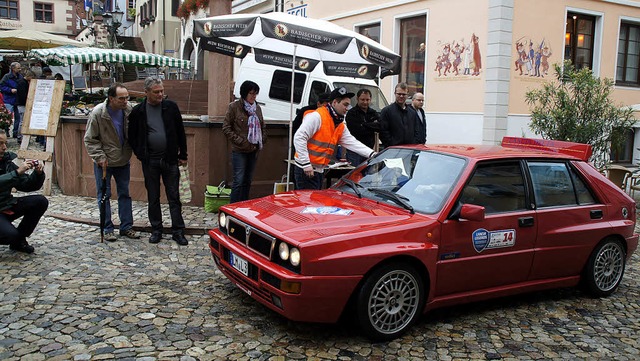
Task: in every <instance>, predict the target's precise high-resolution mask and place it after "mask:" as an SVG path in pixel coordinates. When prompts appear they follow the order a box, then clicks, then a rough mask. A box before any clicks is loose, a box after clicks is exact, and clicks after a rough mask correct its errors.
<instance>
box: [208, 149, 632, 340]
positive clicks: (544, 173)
mask: <svg viewBox="0 0 640 361" xmlns="http://www.w3.org/2000/svg"><path fill="white" fill-rule="evenodd" d="M590 154H591V148H590V146H588V145H582V144H575V143H567V142H556V141H547V140H533V139H524V138H505V139H503V142H502V145H501V146H485V145H433V146H431V145H429V146H406V147H392V148H388V149H386V150H384V151H382V152H380V153H379V154H377V155H376V156H374V157H373V158H371V159H369V160H368V161H367V162H365V163H363V164H361V165H359V166H357V167H356V168H355V169H354V170H353V171H351V172H349V173H348V174H347V175H345V176H344V177H342V178H341V179H340V180H339V181H338V182H337V183H336V184H334V185H333V187H331V188H330V189H327V190H321V191H293V192H287V193H280V194H276V195H272V196H268V197H264V198H260V199H254V200H249V201H245V202H239V203H235V204H230V205H228V206H224V207H222V208H221V210H220V213H219V215H218V217H219V218H218V220H219V227H218V228H217V229H214V230H211V231H209V236H210V244H209V246H210V248H211V252H212V254H213V258H214V261H215V263H216V265H217V266H218V268H219V269H220V270H221V271H222V273H223V274H224V275H225V276H226V277H228V278H229V279H230V280H231V281H232V282H233V283H234V284H236V285H237V286H238V287H239V288H240V289H242V290H243V291H244V292H246V293H247V294H248V295H250V296H251V297H253V298H254V299H256V300H257V301H258V302H260V303H262V304H263V305H265V306H266V307H268V308H270V309H272V310H273V311H275V312H277V313H279V314H281V315H283V316H284V317H286V318H288V319H291V320H294V321H305V322H336V321H338V319H339V318H340V316H341V315H342V314H343V313H344V311H345V310H347V309H349V310H351V309H353V310H354V312H353V315H355V316H354V317H355V318H356V319H357V322H358V324H359V326H360V328H361V329H362V331H363V333H364V334H365V335H366V336H368V337H369V338H371V339H373V340H389V339H393V338H396V337H398V336H399V335H401V334H402V333H403V332H405V331H406V330H407V328H409V326H410V325H411V324H412V323H413V322H415V321H416V319H417V318H418V317H419V316H420V315H421V314H422V313H424V312H427V311H429V310H431V309H434V308H436V307H443V306H450V305H454V304H460V303H464V302H472V301H478V300H484V299H488V298H492V297H500V296H508V295H513V294H517V293H522V292H531V291H538V290H543V289H549V288H557V287H571V286H577V285H582V286H583V287H584V289H585V290H586V291H587V292H588V293H589V294H592V295H595V296H607V295H609V294H611V293H612V292H614V291H615V290H616V289H617V288H618V286H619V285H620V282H621V280H622V277H623V273H624V270H625V262H626V261H627V260H629V258H630V257H631V254H632V253H633V252H634V251H635V249H636V247H637V245H638V234H636V233H635V232H634V226H635V219H636V207H635V202H634V201H633V199H631V198H630V197H629V196H628V195H627V194H626V193H624V192H623V191H622V190H621V189H620V188H619V187H616V186H615V185H614V184H613V183H611V182H610V181H609V180H608V179H607V178H605V177H604V176H603V175H602V174H600V173H599V172H598V171H597V170H596V169H595V168H594V167H593V166H592V165H590V164H589V163H587V160H588V159H589V156H590Z"/></svg>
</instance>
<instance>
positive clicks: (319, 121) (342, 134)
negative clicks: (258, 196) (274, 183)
mask: <svg viewBox="0 0 640 361" xmlns="http://www.w3.org/2000/svg"><path fill="white" fill-rule="evenodd" d="M354 95H355V94H354V93H349V92H348V91H347V89H346V88H345V87H340V88H336V89H334V90H333V91H332V92H331V94H330V96H329V103H328V104H327V105H325V106H322V107H319V108H318V109H317V110H316V111H315V112H312V113H309V114H307V115H305V116H304V118H303V120H302V124H301V125H300V128H299V129H298V131H297V132H296V134H295V136H294V138H293V144H294V146H295V148H296V154H295V164H296V167H295V169H294V177H295V185H296V189H321V188H322V181H323V178H324V168H325V167H326V166H327V165H328V164H329V161H330V160H331V158H332V156H333V154H334V152H335V151H336V148H337V146H338V145H341V146H343V147H344V148H347V149H348V150H350V151H352V152H355V153H357V154H359V155H361V156H363V157H371V156H372V155H373V154H374V151H373V149H371V148H369V147H367V146H366V145H364V144H362V143H361V142H360V141H358V140H357V139H356V138H355V137H354V136H353V135H351V133H349V129H347V127H346V125H345V122H344V116H345V114H346V113H347V110H348V108H349V106H350V105H351V98H352V97H353V96H354Z"/></svg>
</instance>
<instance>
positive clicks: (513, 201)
mask: <svg viewBox="0 0 640 361" xmlns="http://www.w3.org/2000/svg"><path fill="white" fill-rule="evenodd" d="M527 200H528V196H527V193H526V188H525V182H524V177H523V170H522V166H521V164H520V162H519V161H509V162H488V163H480V164H478V166H477V167H476V170H475V171H474V173H473V175H472V176H471V178H470V180H469V182H467V185H466V186H465V188H464V189H463V191H462V193H461V195H460V197H459V202H460V203H461V204H465V203H467V204H476V205H480V206H483V207H485V212H486V217H485V220H484V221H481V222H476V221H469V220H464V219H460V220H452V219H450V220H447V221H445V222H444V225H443V234H442V239H441V243H440V248H439V260H438V266H437V286H436V296H443V295H448V294H454V293H458V292H465V291H473V290H481V289H486V288H491V287H498V286H503V285H509V284H513V283H518V282H523V281H525V280H526V279H527V278H528V275H529V271H530V269H531V264H532V262H533V251H534V245H535V239H536V229H537V224H536V214H535V211H534V210H533V209H530V207H528V206H527V204H529V202H528V201H527Z"/></svg>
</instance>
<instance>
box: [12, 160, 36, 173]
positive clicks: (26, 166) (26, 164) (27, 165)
mask: <svg viewBox="0 0 640 361" xmlns="http://www.w3.org/2000/svg"><path fill="white" fill-rule="evenodd" d="M32 167H33V164H32V163H30V161H26V162H22V164H20V165H19V166H18V169H16V173H18V175H23V174H24V173H25V172H26V171H28V170H29V169H31V168H32Z"/></svg>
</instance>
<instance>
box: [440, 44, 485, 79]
mask: <svg viewBox="0 0 640 361" xmlns="http://www.w3.org/2000/svg"><path fill="white" fill-rule="evenodd" d="M479 40H480V39H479V38H478V37H477V36H476V34H475V33H472V34H471V37H470V38H469V41H465V39H460V41H455V40H454V41H452V42H450V43H449V42H443V41H438V47H437V51H436V54H437V58H436V64H435V67H434V71H435V72H437V73H438V75H437V77H438V78H441V77H463V76H464V77H473V76H478V75H480V71H481V70H482V54H481V53H480V45H479Z"/></svg>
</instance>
